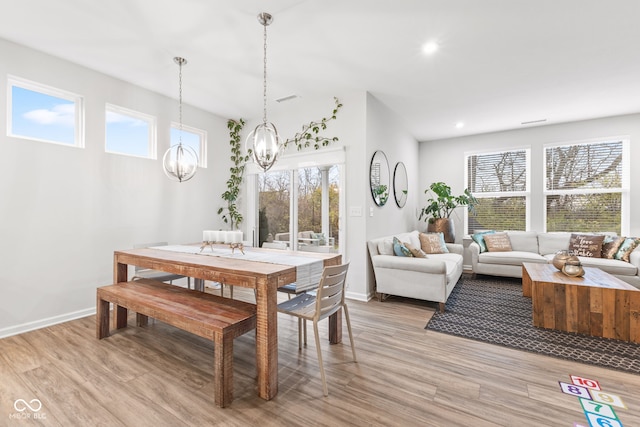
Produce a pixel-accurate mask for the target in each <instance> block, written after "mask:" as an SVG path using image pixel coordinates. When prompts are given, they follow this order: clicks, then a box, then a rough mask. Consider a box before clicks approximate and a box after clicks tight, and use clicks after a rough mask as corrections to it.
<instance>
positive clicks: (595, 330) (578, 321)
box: [522, 262, 640, 343]
mask: <svg viewBox="0 0 640 427" xmlns="http://www.w3.org/2000/svg"><path fill="white" fill-rule="evenodd" d="M584 270H585V274H584V276H583V277H570V276H567V275H566V274H564V273H562V272H561V271H558V270H557V269H556V268H555V267H554V266H553V265H552V264H537V263H529V262H525V263H523V264H522V295H524V296H526V297H530V298H531V303H532V306H533V325H534V326H537V327H540V328H547V329H557V330H560V331H567V332H577V333H580V334H586V335H592V336H597V337H603V338H614V339H618V340H624V341H631V342H634V343H640V290H638V289H637V288H635V287H634V286H632V285H630V284H628V283H626V282H624V281H622V280H620V279H618V278H616V277H614V276H612V275H610V274H608V273H605V272H604V271H602V270H600V269H598V268H589V267H584Z"/></svg>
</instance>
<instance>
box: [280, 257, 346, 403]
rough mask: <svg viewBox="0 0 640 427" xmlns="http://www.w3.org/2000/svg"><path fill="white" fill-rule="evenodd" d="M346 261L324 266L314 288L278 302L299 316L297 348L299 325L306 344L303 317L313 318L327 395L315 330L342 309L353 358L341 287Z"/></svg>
mask: <svg viewBox="0 0 640 427" xmlns="http://www.w3.org/2000/svg"><path fill="white" fill-rule="evenodd" d="M348 269H349V263H346V264H343V265H336V266H331V267H325V268H324V270H323V271H322V278H321V279H320V284H319V285H318V289H317V290H316V291H315V292H309V293H304V294H300V295H298V296H297V297H295V298H293V299H290V300H287V301H284V302H282V303H280V304H278V312H280V313H284V314H289V315H291V316H294V317H297V318H298V349H302V346H301V341H302V329H303V328H304V332H305V333H304V344H305V345H306V344H307V334H306V332H307V331H306V321H307V320H310V321H312V322H313V333H314V335H315V340H316V350H317V352H318V364H319V365H320V376H321V377H322V388H323V391H324V395H325V396H328V395H329V390H328V388H327V381H326V378H325V374H324V366H323V363H322V352H321V350H320V336H319V334H318V322H319V321H320V320H322V319H325V318H327V317H329V316H331V315H332V314H334V313H336V312H338V311H339V310H340V309H343V310H344V317H345V320H346V322H347V330H348V331H349V340H350V341H351V351H352V352H353V361H354V362H356V363H357V362H358V361H357V360H356V348H355V346H354V343H353V334H352V333H351V322H350V321H349V309H348V308H347V304H346V303H345V301H344V289H345V283H346V277H347V271H348Z"/></svg>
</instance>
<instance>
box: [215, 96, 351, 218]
mask: <svg viewBox="0 0 640 427" xmlns="http://www.w3.org/2000/svg"><path fill="white" fill-rule="evenodd" d="M333 99H334V102H335V107H334V108H333V111H332V112H331V115H330V116H329V117H323V118H322V119H320V120H318V121H311V122H309V123H307V124H305V125H303V126H302V130H301V131H300V132H298V133H296V134H295V135H294V136H293V138H289V139H287V140H285V141H284V143H283V146H284V147H285V148H286V147H287V146H288V145H289V144H295V146H296V148H297V149H298V150H302V149H303V148H307V147H311V146H312V145H313V148H315V149H316V150H318V149H319V148H320V147H326V146H328V145H329V144H331V143H333V142H338V137H335V136H334V137H333V138H328V137H324V136H322V135H320V131H323V130H326V129H327V123H328V122H330V121H331V120H335V119H336V117H337V116H338V112H339V111H340V108H342V104H341V103H340V100H339V99H338V98H336V97H334V98H333ZM244 124H245V122H244V120H243V119H240V120H233V119H230V120H229V121H227V128H228V129H229V138H230V141H229V145H230V146H231V161H232V162H233V166H232V167H231V168H230V169H229V171H230V172H231V175H230V176H229V179H228V180H227V191H225V192H224V193H222V199H223V200H225V201H226V202H227V206H226V207H221V208H219V209H218V215H221V216H222V220H223V221H224V223H225V224H229V225H230V226H231V229H232V230H233V229H234V227H239V226H240V224H241V223H242V220H243V219H244V218H243V217H242V214H241V213H240V211H239V210H238V206H237V202H238V197H239V196H240V185H241V184H242V180H243V178H244V169H245V165H246V163H247V161H249V159H250V158H251V154H252V152H251V149H249V150H248V152H247V153H246V154H243V153H242V150H241V148H242V147H241V144H240V140H241V137H240V132H242V128H243V127H244Z"/></svg>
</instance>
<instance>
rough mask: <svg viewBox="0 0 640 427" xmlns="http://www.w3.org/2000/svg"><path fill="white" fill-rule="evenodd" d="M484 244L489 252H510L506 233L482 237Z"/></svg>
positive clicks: (509, 241)
mask: <svg viewBox="0 0 640 427" xmlns="http://www.w3.org/2000/svg"><path fill="white" fill-rule="evenodd" d="M484 242H485V243H486V244H487V250H488V251H489V252H510V251H511V240H510V239H509V235H508V234H507V233H495V234H487V235H486V236H484Z"/></svg>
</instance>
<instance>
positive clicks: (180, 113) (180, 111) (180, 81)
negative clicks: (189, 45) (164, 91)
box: [178, 61, 182, 144]
mask: <svg viewBox="0 0 640 427" xmlns="http://www.w3.org/2000/svg"><path fill="white" fill-rule="evenodd" d="M178 67H179V72H178V88H179V89H178V100H179V102H178V105H179V107H178V118H179V120H180V134H179V137H178V143H179V144H182V61H179V62H178Z"/></svg>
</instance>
